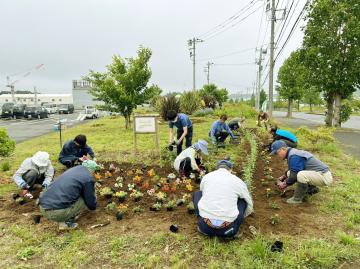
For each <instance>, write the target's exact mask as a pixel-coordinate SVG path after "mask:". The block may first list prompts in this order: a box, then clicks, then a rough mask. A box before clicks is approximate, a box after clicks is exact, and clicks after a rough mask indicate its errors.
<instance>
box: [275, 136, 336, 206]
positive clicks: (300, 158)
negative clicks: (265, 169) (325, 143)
mask: <svg viewBox="0 0 360 269" xmlns="http://www.w3.org/2000/svg"><path fill="white" fill-rule="evenodd" d="M271 150H272V151H271V153H270V154H271V155H275V154H276V155H278V156H279V157H280V158H281V159H287V163H288V171H287V173H286V174H285V175H284V176H282V177H281V178H280V181H281V182H279V183H278V187H279V188H280V190H285V189H286V188H287V187H288V186H290V185H293V184H295V183H296V182H297V185H296V188H295V192H294V196H293V197H291V198H290V199H288V200H287V201H286V202H287V203H289V204H301V203H302V202H303V199H304V197H305V195H306V194H307V193H309V194H313V193H316V192H318V189H317V187H320V186H328V185H330V184H331V183H332V181H333V177H332V175H331V172H330V170H329V167H327V165H325V164H324V163H322V162H321V161H320V160H318V159H316V158H315V157H314V156H313V155H312V154H311V153H310V152H307V151H304V150H298V149H294V148H290V147H288V146H287V145H286V144H285V142H284V141H282V140H278V141H275V142H274V143H272V145H271Z"/></svg>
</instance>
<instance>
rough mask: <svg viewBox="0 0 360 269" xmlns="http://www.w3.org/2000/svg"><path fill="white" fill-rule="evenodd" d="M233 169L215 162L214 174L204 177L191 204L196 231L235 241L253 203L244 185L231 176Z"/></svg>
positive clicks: (222, 163) (225, 162) (227, 162)
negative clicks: (195, 218) (192, 204)
mask: <svg viewBox="0 0 360 269" xmlns="http://www.w3.org/2000/svg"><path fill="white" fill-rule="evenodd" d="M232 167H233V165H232V163H231V162H229V161H227V160H222V161H218V163H217V170H216V171H213V172H210V173H208V174H206V175H205V176H204V177H203V179H202V181H201V183H200V191H198V192H195V193H194V196H193V202H194V207H195V211H196V214H197V216H198V231H199V232H201V233H203V234H206V235H209V236H218V237H222V238H228V239H231V238H234V237H236V235H237V233H238V231H239V229H240V225H241V224H242V222H243V220H244V218H245V217H247V216H248V215H250V214H251V213H252V212H253V201H252V198H251V195H250V193H249V191H248V188H247V186H246V184H245V183H244V182H243V181H242V180H241V179H240V178H238V177H237V176H235V175H233V174H232V173H231V169H232Z"/></svg>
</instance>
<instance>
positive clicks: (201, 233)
mask: <svg viewBox="0 0 360 269" xmlns="http://www.w3.org/2000/svg"><path fill="white" fill-rule="evenodd" d="M197 230H198V232H199V233H201V234H202V235H205V236H209V235H208V234H206V233H204V232H202V231H201V230H200V228H199V226H197Z"/></svg>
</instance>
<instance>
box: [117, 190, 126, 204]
mask: <svg viewBox="0 0 360 269" xmlns="http://www.w3.org/2000/svg"><path fill="white" fill-rule="evenodd" d="M126 195H127V192H126V191H118V192H116V193H115V197H117V198H118V200H119V202H120V203H123V202H124V201H125V196H126Z"/></svg>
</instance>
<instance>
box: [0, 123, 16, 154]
mask: <svg viewBox="0 0 360 269" xmlns="http://www.w3.org/2000/svg"><path fill="white" fill-rule="evenodd" d="M14 149H15V142H14V141H13V140H11V139H10V137H9V136H8V134H7V131H6V129H5V128H0V156H9V155H10V154H11V153H12V152H13V151H14Z"/></svg>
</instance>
